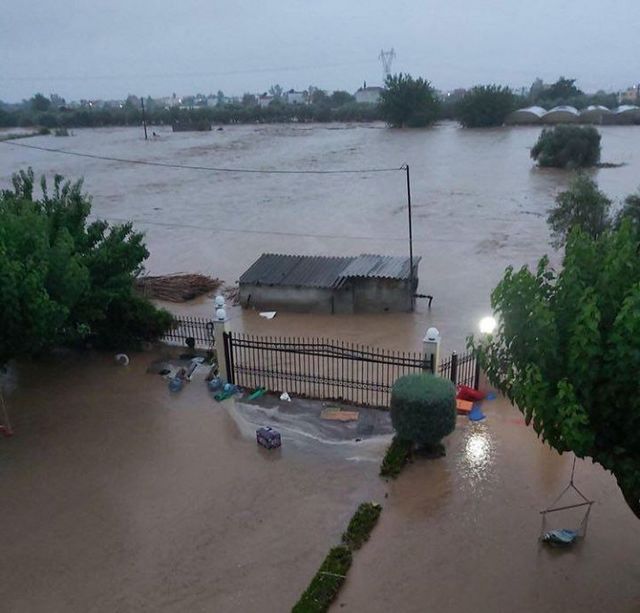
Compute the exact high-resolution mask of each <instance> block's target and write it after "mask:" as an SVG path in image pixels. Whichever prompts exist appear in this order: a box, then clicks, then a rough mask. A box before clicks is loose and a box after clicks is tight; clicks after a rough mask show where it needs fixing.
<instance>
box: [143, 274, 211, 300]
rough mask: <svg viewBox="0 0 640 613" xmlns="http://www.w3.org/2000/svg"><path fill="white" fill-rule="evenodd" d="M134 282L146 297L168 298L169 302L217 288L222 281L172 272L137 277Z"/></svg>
mask: <svg viewBox="0 0 640 613" xmlns="http://www.w3.org/2000/svg"><path fill="white" fill-rule="evenodd" d="M135 284H136V289H138V291H140V292H142V293H143V294H144V295H145V296H147V297H148V298H156V299H158V300H168V301H170V302H186V301H187V300H193V299H194V298H197V297H198V296H202V295H203V294H206V293H207V292H211V291H213V290H215V289H218V287H220V285H222V281H220V279H213V278H212V277H207V276H206V275H199V274H189V275H187V274H174V275H160V276H157V277H138V278H137V279H136V281H135Z"/></svg>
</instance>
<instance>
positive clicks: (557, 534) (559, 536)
mask: <svg viewBox="0 0 640 613" xmlns="http://www.w3.org/2000/svg"><path fill="white" fill-rule="evenodd" d="M575 471H576V458H575V456H574V458H573V466H572V468H571V480H570V481H569V485H567V487H565V488H564V489H563V490H562V492H560V495H559V496H558V497H557V498H556V499H555V500H554V501H553V502H552V503H551V504H550V505H549V506H548V507H547V508H546V509H544V510H543V511H540V514H541V515H542V525H541V527H540V540H541V541H542V542H543V543H547V544H548V545H552V546H556V547H567V546H569V545H573V544H574V543H575V542H576V541H577V540H578V539H579V538H584V537H585V536H586V535H587V523H588V521H589V514H590V513H591V506H592V505H593V503H594V501H593V500H589V499H588V498H587V497H586V496H585V495H584V494H583V493H582V492H581V491H580V490H579V489H578V488H577V487H576V485H575V483H574V482H573V477H574V474H575ZM571 490H573V491H574V492H575V493H576V494H578V496H579V497H580V500H581V502H577V503H574V504H566V505H561V506H556V505H557V504H558V503H559V502H560V500H562V498H563V497H564V496H565V494H567V493H568V492H569V491H571ZM579 508H584V509H585V513H584V516H583V517H582V521H581V522H580V524H579V525H578V527H577V528H572V529H569V528H561V529H555V530H549V531H546V521H547V515H549V514H550V513H557V512H558V511H568V510H569V509H579Z"/></svg>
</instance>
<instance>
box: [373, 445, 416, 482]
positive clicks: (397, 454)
mask: <svg viewBox="0 0 640 613" xmlns="http://www.w3.org/2000/svg"><path fill="white" fill-rule="evenodd" d="M412 447H413V443H412V442H411V441H406V440H404V439H401V438H400V437H399V436H394V437H393V440H392V441H391V444H390V445H389V447H388V448H387V452H386V453H385V454H384V459H383V460H382V465H381V466H380V476H381V477H391V478H392V479H395V478H396V477H397V476H398V475H399V474H400V471H401V470H402V469H403V468H404V465H405V464H406V463H407V462H408V461H409V458H410V457H411V449H412Z"/></svg>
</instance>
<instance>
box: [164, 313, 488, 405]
mask: <svg viewBox="0 0 640 613" xmlns="http://www.w3.org/2000/svg"><path fill="white" fill-rule="evenodd" d="M190 338H191V339H193V340H194V343H195V345H196V346H197V347H202V348H206V349H210V348H211V347H212V346H213V343H214V340H213V339H214V336H213V322H212V321H210V320H208V319H204V318H198V317H179V318H177V319H176V325H175V327H174V328H173V329H172V330H170V331H169V332H168V333H167V334H166V335H165V336H164V338H163V340H164V341H165V342H167V343H170V344H174V345H184V344H185V343H186V341H187V339H190ZM224 350H225V351H224V353H225V360H226V362H227V371H228V372H229V378H230V380H231V381H232V382H233V383H236V384H237V385H240V386H241V387H248V388H256V387H260V386H263V387H265V388H266V389H268V390H270V391H273V392H284V391H286V392H290V393H293V394H295V395H297V396H306V397H310V398H324V399H332V400H343V401H347V402H353V403H356V404H366V405H369V406H381V407H382V406H385V407H386V406H388V405H389V399H390V392H391V386H392V385H393V383H394V382H395V380H396V379H397V378H398V377H401V376H403V375H407V374H410V373H414V372H420V371H425V370H427V371H432V372H433V359H432V358H426V359H425V356H423V354H422V353H420V352H405V351H393V350H389V349H381V348H377V347H368V346H365V345H358V344H356V343H347V342H344V341H330V340H326V339H321V338H297V337H296V338H280V337H278V338H275V337H270V336H254V335H248V334H238V333H233V334H232V333H230V332H229V333H226V334H225V347H224ZM220 358H222V356H220ZM438 373H439V374H440V376H441V377H445V378H447V379H450V380H451V381H453V383H455V384H456V385H467V386H469V387H472V388H475V389H478V385H479V381H480V365H479V363H478V361H477V360H476V357H475V355H474V354H473V353H466V354H464V355H461V356H459V355H458V354H457V353H456V352H455V351H454V352H453V353H452V354H451V357H450V358H449V359H447V360H444V361H443V362H441V363H440V366H439V369H438Z"/></svg>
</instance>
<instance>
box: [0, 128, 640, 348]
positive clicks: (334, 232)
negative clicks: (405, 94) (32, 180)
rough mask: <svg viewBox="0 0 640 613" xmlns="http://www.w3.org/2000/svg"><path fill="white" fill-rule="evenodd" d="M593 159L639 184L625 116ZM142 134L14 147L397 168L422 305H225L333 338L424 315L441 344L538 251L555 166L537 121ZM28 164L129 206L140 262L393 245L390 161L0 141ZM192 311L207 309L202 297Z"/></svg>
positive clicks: (251, 321) (162, 265) (415, 333)
mask: <svg viewBox="0 0 640 613" xmlns="http://www.w3.org/2000/svg"><path fill="white" fill-rule="evenodd" d="M599 129H600V132H601V134H602V146H603V152H602V159H603V161H606V162H614V163H622V164H624V166H622V167H620V168H609V169H603V170H598V171H595V175H596V177H597V179H598V181H599V184H600V186H601V188H602V189H603V190H604V191H605V192H606V193H608V194H609V195H610V196H611V197H613V198H615V199H621V198H623V197H624V196H625V195H627V194H629V193H631V192H633V191H635V190H636V189H637V188H638V186H639V185H640V126H606V127H602V128H599ZM155 130H156V132H158V133H159V138H156V139H151V140H149V141H147V142H145V141H144V139H143V135H142V130H141V129H137V128H112V129H83V130H74V131H73V135H72V136H71V137H68V138H55V137H53V136H45V137H36V138H30V139H26V140H23V141H19V142H21V143H24V144H28V145H38V146H43V147H49V148H59V149H64V150H71V151H76V152H84V153H92V154H97V155H101V156H107V157H116V158H131V159H145V160H153V161H157V162H163V163H169V164H183V165H191V166H207V167H227V168H250V169H265V170H266V169H280V170H299V169H308V170H332V169H370V168H394V167H399V166H400V165H402V164H403V163H409V164H410V167H411V181H412V196H413V221H414V239H415V244H414V253H415V255H416V256H421V257H422V262H421V264H420V270H419V273H420V287H419V291H420V292H421V293H423V294H431V295H433V296H434V300H433V305H432V308H431V310H430V311H429V310H428V309H427V304H426V301H425V300H419V301H418V308H417V312H416V313H415V314H412V315H408V314H385V315H384V316H375V315H372V316H359V317H353V316H306V315H286V316H285V315H284V314H279V315H278V317H276V319H274V320H272V321H263V320H260V319H259V318H258V317H257V315H256V314H255V313H252V312H244V313H243V312H238V313H234V323H233V327H234V329H237V330H241V329H244V330H248V331H252V332H259V333H265V334H266V333H268V334H293V335H309V336H325V337H334V338H342V339H346V340H351V341H358V342H368V343H372V344H379V345H381V346H385V347H391V348H398V349H418V348H419V347H420V340H421V339H422V337H423V335H424V332H425V330H426V328H427V327H429V326H430V325H435V326H436V327H438V328H439V330H440V332H441V333H442V336H443V344H444V346H445V348H446V349H450V350H451V349H455V350H458V351H460V350H462V349H463V348H464V339H465V337H466V335H467V334H468V333H469V332H470V331H472V330H473V329H474V328H475V327H476V325H477V321H478V319H479V318H480V317H482V316H483V315H485V314H486V312H487V308H488V303H489V292H490V291H491V289H492V288H493V286H494V285H495V283H496V281H497V280H498V279H499V278H500V276H501V274H502V271H503V270H504V268H505V266H507V265H509V264H514V265H516V266H519V265H522V264H528V263H532V262H535V261H537V259H538V258H539V257H540V256H541V255H542V254H544V253H546V252H551V251H552V250H551V247H550V246H549V244H548V241H549V234H548V230H547V226H546V223H545V216H546V211H547V209H548V208H549V207H550V206H551V205H552V203H553V199H554V197H555V195H556V194H557V193H558V191H559V190H561V189H564V188H565V187H566V186H567V183H568V181H569V178H570V174H569V173H566V172H561V171H554V170H538V169H536V168H535V167H534V165H533V163H532V160H531V159H530V158H529V148H530V147H531V146H532V144H533V143H534V142H535V140H536V138H537V136H538V134H539V132H540V128H536V127H512V128H500V129H495V130H494V129H492V130H464V129H462V128H459V127H458V126H457V124H454V123H443V124H441V125H438V126H436V127H434V128H432V129H427V130H389V129H386V128H385V127H384V126H383V125H381V124H373V125H295V124H294V125H274V126H230V127H225V128H224V130H223V131H215V130H214V131H212V132H203V133H185V132H182V133H172V132H171V131H169V130H168V129H167V128H159V129H158V128H155ZM28 165H31V166H33V168H34V170H35V171H36V173H37V174H40V173H47V174H48V175H52V174H53V173H55V172H57V173H61V174H64V175H65V176H67V177H84V178H85V185H86V188H87V190H88V191H89V192H90V193H91V194H92V195H93V197H94V207H93V210H94V213H95V214H96V215H98V216H100V217H105V218H107V219H112V220H127V219H131V220H133V221H134V222H135V224H136V226H137V227H138V228H139V229H142V230H144V231H145V232H146V234H147V243H148V246H149V249H150V251H151V257H150V259H149V261H148V269H149V271H150V272H151V273H154V274H156V273H158V274H164V273H171V272H177V271H188V272H204V273H208V274H212V275H215V276H218V277H220V278H222V279H224V280H225V281H227V282H229V283H233V282H235V281H236V280H237V279H238V277H239V276H240V275H241V274H242V272H243V271H244V270H246V268H247V267H248V266H249V265H250V264H251V263H252V262H253V261H254V260H255V259H256V258H257V257H258V256H259V255H260V254H261V253H263V252H276V253H294V254H295V253H300V254H311V255H357V254H360V253H383V254H390V255H404V254H408V244H407V210H406V190H405V176H404V174H403V173H402V172H390V173H368V174H367V173H365V174H348V175H298V176H297V175H264V174H237V173H214V172H207V171H202V170H181V169H175V168H159V167H148V166H141V165H131V164H126V163H123V162H116V161H113V162H105V161H102V160H96V159H91V158H82V157H73V156H64V155H60V154H54V153H47V152H42V151H36V150H31V149H24V148H19V147H14V146H11V145H0V184H7V183H8V182H9V179H10V175H11V173H12V172H14V171H16V170H18V169H20V168H24V167H26V166H28ZM189 308H190V310H191V311H192V312H194V311H195V312H200V313H202V314H210V313H211V310H212V306H211V303H210V302H209V301H206V300H205V301H202V302H201V303H200V304H199V305H198V306H196V307H195V308H194V307H193V306H192V307H189Z"/></svg>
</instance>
